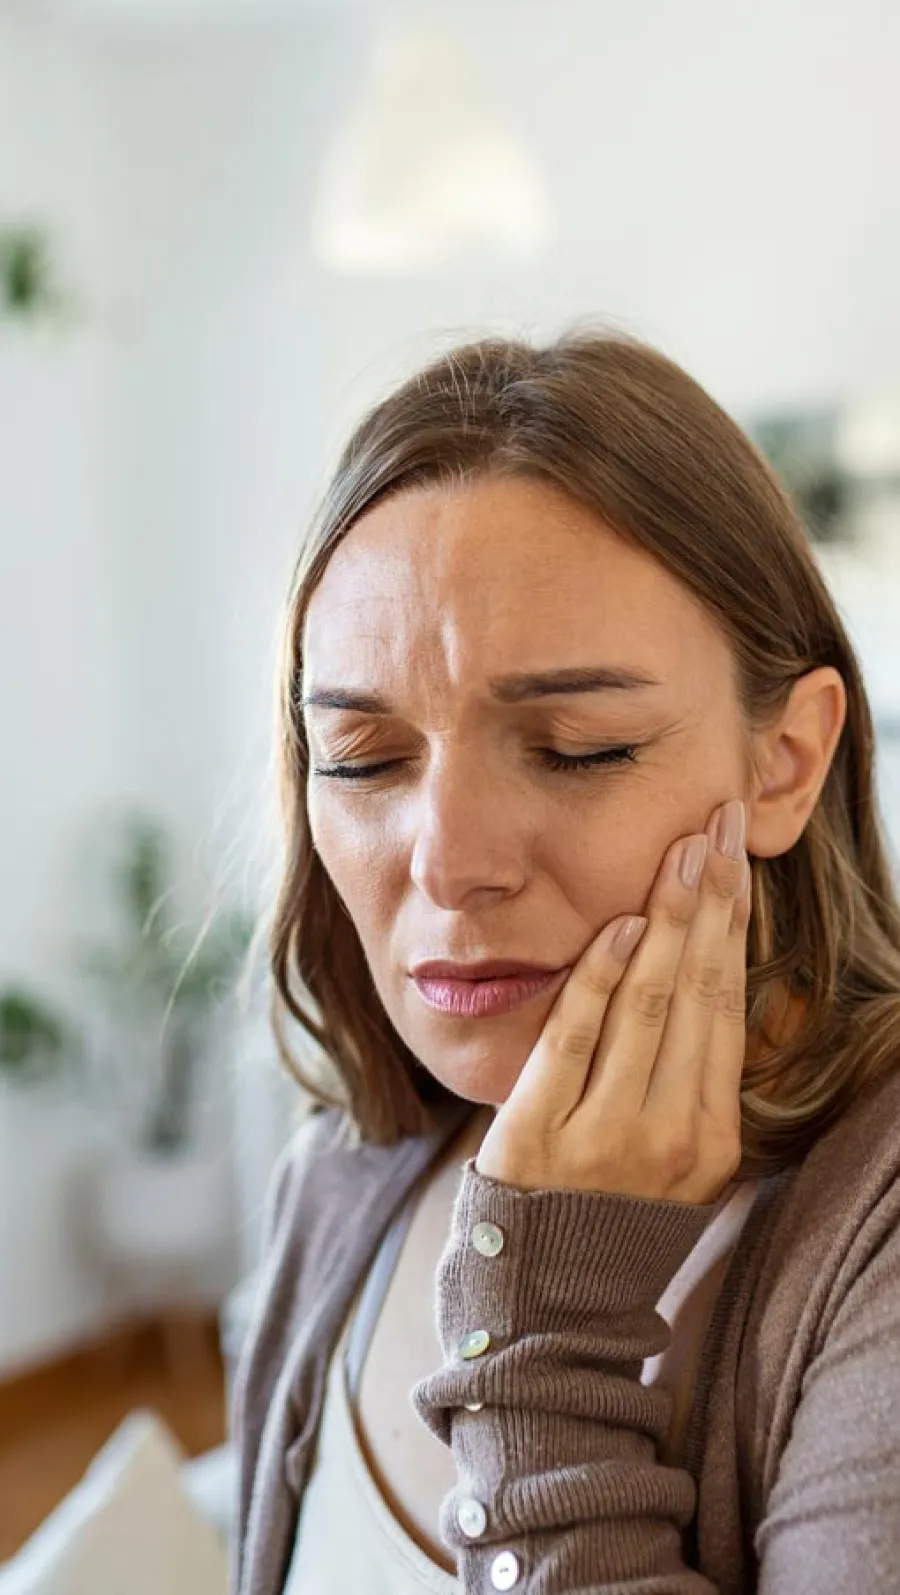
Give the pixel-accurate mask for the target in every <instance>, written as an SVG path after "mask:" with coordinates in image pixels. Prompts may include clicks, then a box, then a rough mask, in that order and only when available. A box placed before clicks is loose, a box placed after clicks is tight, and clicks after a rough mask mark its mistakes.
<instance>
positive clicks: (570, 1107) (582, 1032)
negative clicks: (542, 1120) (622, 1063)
mask: <svg viewBox="0 0 900 1595" xmlns="http://www.w3.org/2000/svg"><path fill="white" fill-rule="evenodd" d="M629 927H632V933H631V939H630V945H628V946H626V947H623V945H622V941H621V940H620V939H619V936H620V932H627V931H628V929H629ZM646 927H647V921H646V919H644V918H643V917H642V916H640V915H635V914H625V915H623V916H620V917H619V918H618V919H614V920H611V921H610V923H609V924H608V925H604V927H603V929H602V931H600V933H599V935H597V936H595V938H594V940H593V941H592V942H590V943H589V944H588V946H587V947H586V948H585V951H584V952H583V953H582V955H581V957H580V958H579V959H578V962H577V963H576V964H574V965H573V968H572V971H571V974H570V975H569V978H568V980H567V981H566V983H565V985H564V986H563V988H562V991H561V992H560V993H559V995H558V996H557V998H556V1001H555V1003H554V1004H553V1007H552V1008H551V1010H550V1013H549V1014H548V1016H547V1020H546V1023H545V1025H544V1028H543V1031H542V1032H541V1035H540V1037H539V1039H538V1042H537V1045H536V1046H535V1047H534V1049H533V1051H532V1052H531V1054H530V1056H529V1057H528V1059H527V1061H526V1064H525V1067H524V1069H523V1070H522V1072H521V1074H520V1075H519V1078H518V1080H517V1081H516V1086H515V1091H516V1096H517V1098H518V1100H519V1101H524V1100H529V1101H531V1102H532V1103H535V1104H540V1106H541V1111H542V1112H543V1113H544V1114H545V1116H546V1120H547V1122H550V1121H551V1120H556V1121H557V1122H560V1123H562V1122H564V1121H565V1120H566V1119H567V1118H568V1117H569V1115H570V1114H571V1113H573V1112H574V1111H575V1109H576V1108H577V1107H578V1104H579V1103H580V1101H581V1099H582V1096H583V1094H584V1088H585V1082H586V1080H587V1079H588V1076H589V1075H590V1071H591V1068H592V1065H593V1058H594V1052H595V1050H596V1047H597V1042H598V1040H599V1037H600V1032H601V1029H602V1027H603V1023H604V1020H605V1018H606V1014H607V1011H608V1008H609V1004H610V1001H611V999H612V996H613V993H614V992H615V990H616V987H617V986H618V985H619V982H620V981H621V979H622V976H623V975H624V973H625V968H626V962H627V960H628V959H630V958H631V956H632V953H633V950H634V947H635V946H636V945H637V943H638V940H639V939H640V937H641V936H642V935H643V933H644V932H645V930H646ZM625 940H626V942H627V940H628V938H627V937H625Z"/></svg>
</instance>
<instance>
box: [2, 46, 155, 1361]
mask: <svg viewBox="0 0 900 1595" xmlns="http://www.w3.org/2000/svg"><path fill="white" fill-rule="evenodd" d="M101 98H102V96H101V88H100V80H99V76H98V70H97V64H96V62H95V59H94V53H93V51H92V50H91V49H90V48H88V47H87V46H85V45H83V44H80V43H79V42H78V41H77V40H61V39H60V38H59V37H58V36H57V33H56V30H55V29H50V28H48V29H46V30H44V29H42V28H41V27H40V26H38V25H34V24H30V25H26V24H25V21H24V19H23V20H21V22H17V21H16V20H15V19H14V18H13V17H12V16H10V17H5V16H4V17H0V220H2V221H8V222H16V221H24V222H31V221H35V222H39V223H42V222H45V221H46V222H48V223H50V224H51V226H52V228H53V231H54V234H55V237H56V240H57V242H58V246H59V254H60V264H61V268H62V270H63V271H64V273H65V274H66V276H70V277H71V278H72V280H74V281H75V282H77V283H78V285H79V287H80V289H81V290H82V292H83V293H84V294H85V296H86V297H88V298H89V299H90V300H102V298H103V296H104V294H105V293H106V290H107V283H108V271H109V223H110V221H111V219H112V218H111V216H110V213H109V207H108V204H107V200H106V194H105V186H106V150H105V147H104V136H103V128H102V125H101V118H100V111H101ZM114 388H115V353H114V350H113V349H112V348H111V347H110V344H109V340H108V339H107V338H105V337H104V335H103V332H102V330H100V329H99V328H97V327H96V326H95V325H93V324H92V323H88V324H86V325H85V327H84V328H82V329H80V330H79V331H78V333H77V334H76V335H73V336H71V337H69V338H63V339H61V338H59V337H57V336H54V335H53V334H51V333H49V332H47V333H25V332H24V331H21V330H20V329H19V328H17V327H16V326H14V325H10V324H7V323H3V322H0V607H2V631H0V650H2V652H0V724H2V737H3V740H2V763H3V778H2V781H0V849H2V858H0V873H2V893H0V971H2V975H3V977H4V978H8V977H16V978H19V979H24V980H27V981H29V982H33V983H34V984H35V985H36V986H38V988H39V989H41V990H45V991H46V992H47V993H48V995H51V996H56V997H63V996H65V995H66V993H67V991H68V989H69V982H68V979H67V975H66V973H65V969H64V959H65V944H66V941H67V939H68V938H69V937H70V936H71V935H72V933H73V931H74V930H75V929H76V926H77V918H76V915H77V914H78V913H83V912H84V907H85V905H84V903H83V902H82V901H81V900H80V898H79V897H78V896H77V886H76V877H77V873H78V866H77V865H76V864H75V857H76V854H77V850H78V847H79V845H80V837H81V829H82V826H83V824H84V821H85V818H86V816H87V815H88V814H89V813H90V812H91V811H92V809H93V807H94V805H96V804H98V803H101V802H103V803H105V802H107V801H108V800H109V799H110V796H111V794H114V793H115V792H116V790H117V789H118V788H119V787H120V786H121V785H122V783H123V780H124V778H125V775H126V764H127V761H126V758H125V738H126V731H127V721H126V712H127V700H126V698H125V695H124V690H123V674H122V663H123V659H124V657H125V651H126V637H127V626H126V621H125V617H124V615H123V612H122V605H121V601H120V593H121V541H120V535H119V526H118V524H117V519H116V514H115V493H116V470H117V462H116V407H115V404H114V397H113V396H114ZM92 1137H93V1126H92V1125H91V1123H90V1120H89V1119H88V1118H86V1116H85V1115H84V1114H83V1113H82V1112H81V1111H79V1109H78V1107H77V1105H76V1106H73V1105H72V1104H71V1103H66V1104H63V1103H61V1102H60V1103H57V1104H56V1105H55V1106H54V1108H53V1109H52V1111H45V1110H42V1108H41V1105H40V1104H39V1102H38V1100H37V1099H36V1098H35V1099H34V1100H29V1101H27V1102H26V1101H21V1102H18V1101H16V1100H14V1099H13V1098H12V1097H10V1096H8V1095H7V1094H6V1093H2V1094H0V1211H2V1214H3V1219H2V1226H0V1367H5V1366H6V1365H7V1364H11V1363H13V1362H16V1361H19V1360H21V1359H23V1358H28V1357H30V1356H31V1355H32V1354H34V1353H35V1352H36V1351H38V1350H40V1349H42V1348H46V1347H49V1346H51V1345H54V1344H57V1343H60V1342H65V1341H67V1340H69V1339H71V1338H72V1337H74V1336H77V1335H79V1334H81V1333H84V1332H86V1331H87V1330H88V1329H89V1328H90V1327H91V1326H92V1325H93V1324H95V1323H96V1322H97V1320H98V1318H99V1317H100V1315H101V1314H102V1312H103V1310H104V1309H103V1300H102V1294H101V1293H100V1292H98V1290H97V1288H96V1286H95V1285H94V1284H93V1283H92V1282H91V1280H90V1278H88V1277H87V1276H86V1275H85V1274H84V1272H83V1271H82V1270H80V1269H79V1267H78V1265H77V1262H76V1261H75V1259H74V1256H73V1254H72V1251H71V1249H70V1248H69V1246H68V1244H67V1233H66V1227H65V1213H66V1202H65V1193H66V1190H67V1187H68V1181H69V1179H70V1176H71V1174H72V1171H73V1169H74V1168H75V1167H76V1166H77V1164H78V1162H79V1160H80V1158H81V1156H82V1155H83V1153H84V1152H85V1151H86V1150H87V1149H88V1148H89V1147H90V1145H91V1143H92Z"/></svg>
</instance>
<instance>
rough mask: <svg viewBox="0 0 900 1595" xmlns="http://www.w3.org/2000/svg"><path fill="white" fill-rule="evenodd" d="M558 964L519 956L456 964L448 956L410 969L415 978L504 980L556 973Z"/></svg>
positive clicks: (430, 960)
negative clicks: (540, 962)
mask: <svg viewBox="0 0 900 1595" xmlns="http://www.w3.org/2000/svg"><path fill="white" fill-rule="evenodd" d="M559 967H560V966H559V965H558V964H531V963H524V962H523V961H522V960H521V959H517V958H486V959H483V960H482V961H481V962H480V963H474V964H456V963H452V962H451V961H450V960H448V959H446V958H437V959H429V960H428V961H426V962H425V963H421V964H415V965H414V966H413V968H412V969H411V970H410V974H411V975H412V976H413V979H414V980H440V979H445V980H502V979H504V978H505V977H507V976H510V975H522V976H523V977H525V978H526V979H527V978H528V977H529V976H533V975H552V974H555V973H556V971H557V969H558V968H559Z"/></svg>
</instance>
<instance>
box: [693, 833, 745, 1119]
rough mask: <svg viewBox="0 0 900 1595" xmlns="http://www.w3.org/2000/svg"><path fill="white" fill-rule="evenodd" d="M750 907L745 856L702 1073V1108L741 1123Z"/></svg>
mask: <svg viewBox="0 0 900 1595" xmlns="http://www.w3.org/2000/svg"><path fill="white" fill-rule="evenodd" d="M752 908H753V873H752V870H751V867H750V864H749V862H748V864H747V866H746V878H745V881H744V887H743V890H742V891H741V892H740V893H739V894H738V896H737V897H736V898H735V901H734V908H733V910H732V915H731V924H730V926H729V929H728V938H727V947H726V952H725V969H724V972H723V976H722V984H721V986H720V988H719V1001H718V1003H717V1005H716V1012H715V1016H714V1019H713V1028H712V1037H711V1040H710V1048H709V1056H708V1058H707V1066H706V1069H705V1071H704V1075H703V1086H702V1104H703V1108H704V1111H705V1112H706V1113H708V1114H709V1115H710V1117H711V1118H712V1119H713V1120H714V1121H715V1122H716V1123H718V1124H721V1125H722V1126H723V1127H725V1128H728V1127H729V1126H731V1127H733V1128H735V1129H738V1130H739V1129H740V1120H741V1080H742V1077H743V1073H744V1060H745V1058H746V1054H747V931H748V927H749V925H750V917H751V913H752Z"/></svg>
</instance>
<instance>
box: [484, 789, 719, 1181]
mask: <svg viewBox="0 0 900 1595" xmlns="http://www.w3.org/2000/svg"><path fill="white" fill-rule="evenodd" d="M720 820H721V821H722V824H721V826H720V823H719V822H720ZM743 841H744V807H743V803H742V802H741V800H740V799H739V798H738V799H733V800H732V801H731V802H730V803H727V804H725V805H723V806H722V807H721V808H717V809H716V810H714V812H713V814H712V815H711V816H710V820H709V823H708V825H707V828H706V832H705V833H700V834H699V835H696V836H690V837H686V838H680V839H679V840H678V841H677V842H676V843H674V844H673V845H672V846H671V847H670V848H669V849H668V850H667V852H666V854H665V857H664V859H663V862H662V866H661V868H660V870H659V872H658V874H657V876H656V879H655V880H654V883H653V886H652V889H651V892H650V895H649V898H648V901H647V917H646V918H643V917H638V918H636V917H634V916H630V915H626V916H624V917H619V918H617V919H615V920H612V921H611V922H610V923H609V924H607V925H605V926H604V927H603V929H602V930H601V931H600V933H599V935H598V936H596V937H595V938H594V940H593V941H592V942H591V944H590V946H589V947H588V948H587V949H586V951H585V952H584V954H583V955H582V957H581V958H580V959H579V961H578V963H577V964H576V965H575V966H574V968H573V970H572V972H571V974H570V975H569V978H568V980H567V981H566V984H565V986H564V987H563V988H562V990H561V992H560V993H559V995H558V996H557V998H556V1001H555V1003H554V1006H553V1008H552V1009H551V1011H550V1014H549V1016H548V1018H547V1021H546V1024H545V1025H544V1028H543V1031H542V1033H541V1036H540V1037H539V1039H538V1042H537V1044H536V1046H535V1047H534V1048H533V1049H532V1051H531V1053H530V1054H529V1057H528V1059H527V1061H526V1063H525V1066H524V1068H523V1069H522V1071H521V1073H520V1074H519V1077H518V1079H517V1080H516V1083H515V1086H514V1087H513V1089H512V1091H511V1093H510V1095H509V1096H508V1098H507V1099H506V1101H505V1102H504V1103H503V1104H502V1106H501V1107H500V1108H499V1109H498V1111H497V1113H496V1115H495V1117H494V1119H493V1122H492V1123H491V1125H490V1128H489V1129H488V1131H487V1134H486V1136H485V1138H484V1140H483V1141H482V1143H481V1148H480V1150H479V1153H478V1157H477V1159H476V1168H477V1170H478V1172H479V1173H480V1174H484V1175H488V1176H489V1177H491V1178H493V1179H497V1180H500V1181H502V1182H503V1183H504V1184H507V1185H513V1186H517V1187H519V1188H521V1189H526V1190H528V1189H531V1190H537V1189H542V1190H545V1189H554V1188H562V1189H575V1190H588V1191H607V1192H613V1193H615V1192H618V1193H621V1194H624V1195H628V1196H643V1197H654V1198H660V1199H666V1200H670V1201H680V1202H694V1203H709V1202H713V1201H715V1200H716V1198H717V1197H718V1196H719V1195H720V1194H721V1192H722V1190H723V1189H724V1187H725V1186H726V1185H727V1183H728V1181H729V1179H730V1178H731V1177H732V1175H733V1174H734V1172H735V1169H736V1168H737V1167H738V1166H739V1163H740V1158H741V1137H740V1124H741V1116H740V1083H741V1075H742V1072H743V1066H744V1056H745V1051H746V1045H747V1034H746V1022H745V992H746V961H747V927H748V925H749V922H750V911H751V890H750V882H751V874H750V869H749V865H748V864H747V860H746V854H745V852H744V845H743Z"/></svg>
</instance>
